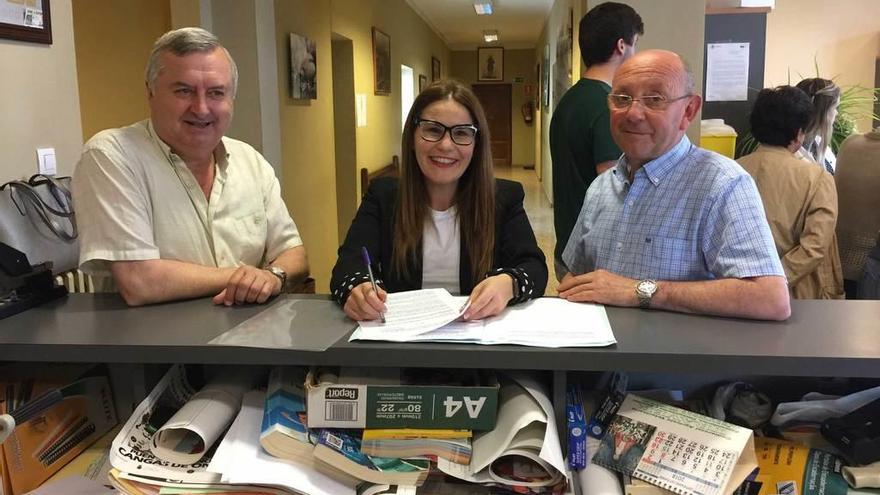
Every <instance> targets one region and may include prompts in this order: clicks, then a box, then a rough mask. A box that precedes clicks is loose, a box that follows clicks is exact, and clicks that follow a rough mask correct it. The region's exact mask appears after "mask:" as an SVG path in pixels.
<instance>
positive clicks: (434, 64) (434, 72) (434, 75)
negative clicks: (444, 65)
mask: <svg viewBox="0 0 880 495" xmlns="http://www.w3.org/2000/svg"><path fill="white" fill-rule="evenodd" d="M439 80H440V60H438V59H436V58H434V57H431V82H434V81H439Z"/></svg>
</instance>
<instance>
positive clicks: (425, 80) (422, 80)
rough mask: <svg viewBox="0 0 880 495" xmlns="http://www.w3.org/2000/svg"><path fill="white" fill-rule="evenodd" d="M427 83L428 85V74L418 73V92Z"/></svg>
mask: <svg viewBox="0 0 880 495" xmlns="http://www.w3.org/2000/svg"><path fill="white" fill-rule="evenodd" d="M427 85H428V76H426V75H424V74H419V93H421V92H422V90H423V89H425V86H427Z"/></svg>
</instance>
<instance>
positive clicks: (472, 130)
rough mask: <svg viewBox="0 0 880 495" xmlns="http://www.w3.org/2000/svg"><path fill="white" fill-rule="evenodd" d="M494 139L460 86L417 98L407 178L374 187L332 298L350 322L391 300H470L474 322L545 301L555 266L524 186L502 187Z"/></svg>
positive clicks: (342, 255) (343, 250) (407, 136)
mask: <svg viewBox="0 0 880 495" xmlns="http://www.w3.org/2000/svg"><path fill="white" fill-rule="evenodd" d="M488 131H489V130H488V124H487V123H486V117H485V114H484V112H483V109H482V107H481V106H480V103H479V101H478V100H477V98H476V96H475V95H474V94H473V92H472V91H471V90H470V89H469V88H468V87H466V86H464V85H463V84H461V83H459V82H456V81H438V82H436V83H433V84H431V85H430V86H428V87H427V88H425V90H424V91H422V92H421V93H420V94H419V95H418V96H417V97H416V99H415V102H414V103H413V106H412V109H410V113H409V116H408V117H407V124H406V125H405V126H404V130H403V137H402V145H401V150H402V154H403V160H402V161H401V171H400V179H399V181H398V180H397V179H392V178H383V179H377V180H375V181H372V182H370V184H369V189H368V190H367V193H366V195H365V196H364V198H363V201H362V202H361V206H360V208H358V212H357V214H356V215H355V218H354V220H353V221H352V224H351V227H349V230H348V234H347V235H346V238H345V241H344V242H343V244H342V246H340V248H339V255H338V259H337V261H336V266H334V267H333V275H332V278H331V281H330V290H331V292H332V295H333V298H334V299H335V300H336V301H337V302H338V303H339V304H340V305H342V307H343V309H344V310H345V313H346V314H347V315H348V316H349V317H350V318H352V319H355V320H373V319H376V318H378V317H379V315H380V313H382V312H383V311H384V310H385V304H384V301H385V297H386V291H387V292H398V291H405V290H413V289H421V288H426V289H427V288H438V287H442V288H446V289H447V290H449V292H450V293H453V294H462V295H464V294H469V295H470V298H469V302H470V305H469V307H468V309H467V310H466V311H465V314H464V318H465V319H469V320H475V319H481V318H485V317H488V316H492V315H495V314H498V313H500V312H501V311H502V310H503V309H504V308H505V307H506V306H507V305H508V304H515V303H518V302H522V301H526V300H528V299H532V298H535V297H540V296H541V295H543V294H544V288H545V286H546V285H547V265H546V263H545V260H544V254H543V253H542V252H541V250H540V248H538V244H537V241H536V240H535V234H534V232H533V231H532V227H531V225H530V224H529V219H528V217H527V216H526V212H525V210H524V209H523V196H524V193H523V189H522V186H521V185H520V184H519V183H517V182H512V181H507V180H501V179H498V180H496V179H494V173H493V165H492V155H491V151H490V147H489V143H490V141H489V132H488ZM362 248H366V249H367V250H368V251H369V254H370V256H371V257H372V262H373V264H374V266H373V271H374V273H375V276H376V278H377V281H376V283H377V285H379V290H378V291H374V290H373V289H372V284H371V283H370V281H369V275H368V274H367V270H366V267H365V266H364V260H363V257H362V254H361V252H362Z"/></svg>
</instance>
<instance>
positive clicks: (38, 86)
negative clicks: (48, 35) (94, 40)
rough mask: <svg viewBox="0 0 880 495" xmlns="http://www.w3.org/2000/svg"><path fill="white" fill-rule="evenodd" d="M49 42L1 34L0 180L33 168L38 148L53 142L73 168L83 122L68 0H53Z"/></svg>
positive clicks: (65, 170)
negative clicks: (36, 41)
mask: <svg viewBox="0 0 880 495" xmlns="http://www.w3.org/2000/svg"><path fill="white" fill-rule="evenodd" d="M51 14H52V44H51V45H44V44H40V43H25V42H22V41H12V40H6V39H4V40H0V61H2V66H3V69H2V71H3V75H2V77H0V109H2V111H0V183H2V182H6V181H8V180H10V179H16V178H21V177H26V176H30V175H32V174H35V173H36V172H37V154H36V149H37V148H43V147H52V148H55V153H56V161H57V164H58V173H59V174H63V175H67V174H70V173H72V172H73V169H74V167H75V166H76V161H77V159H78V158H79V153H80V149H81V148H82V125H81V123H80V115H79V109H80V104H79V93H78V91H77V82H76V54H75V53H74V47H73V38H74V37H73V14H72V9H71V3H70V0H53V1H52V4H51Z"/></svg>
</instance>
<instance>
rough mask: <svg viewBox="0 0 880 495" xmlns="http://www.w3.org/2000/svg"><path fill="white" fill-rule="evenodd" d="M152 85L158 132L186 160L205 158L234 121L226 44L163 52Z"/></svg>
mask: <svg viewBox="0 0 880 495" xmlns="http://www.w3.org/2000/svg"><path fill="white" fill-rule="evenodd" d="M159 65H160V67H161V70H160V71H159V74H158V76H157V77H156V80H155V82H154V83H153V85H152V88H151V89H149V90H148V98H149V104H150V116H151V118H152V121H153V125H154V127H155V129H156V132H157V133H158V135H159V137H160V138H161V139H162V141H164V142H165V143H166V144H168V145H169V146H170V147H171V149H172V150H173V151H174V152H175V153H177V154H178V155H180V156H181V158H183V159H184V160H204V159H207V158H208V157H209V156H210V154H211V153H213V151H214V149H215V148H216V147H217V145H218V144H219V143H220V138H221V137H223V134H224V133H225V132H226V129H227V128H229V123H230V122H231V121H232V112H233V94H232V69H231V67H230V64H229V59H228V58H227V56H226V54H225V53H224V51H223V50H222V49H219V48H218V49H216V50H214V51H212V52H195V53H190V54H187V55H184V56H182V57H179V56H177V55H174V54H172V53H170V52H165V53H162V54H161V55H160V58H159Z"/></svg>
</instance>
